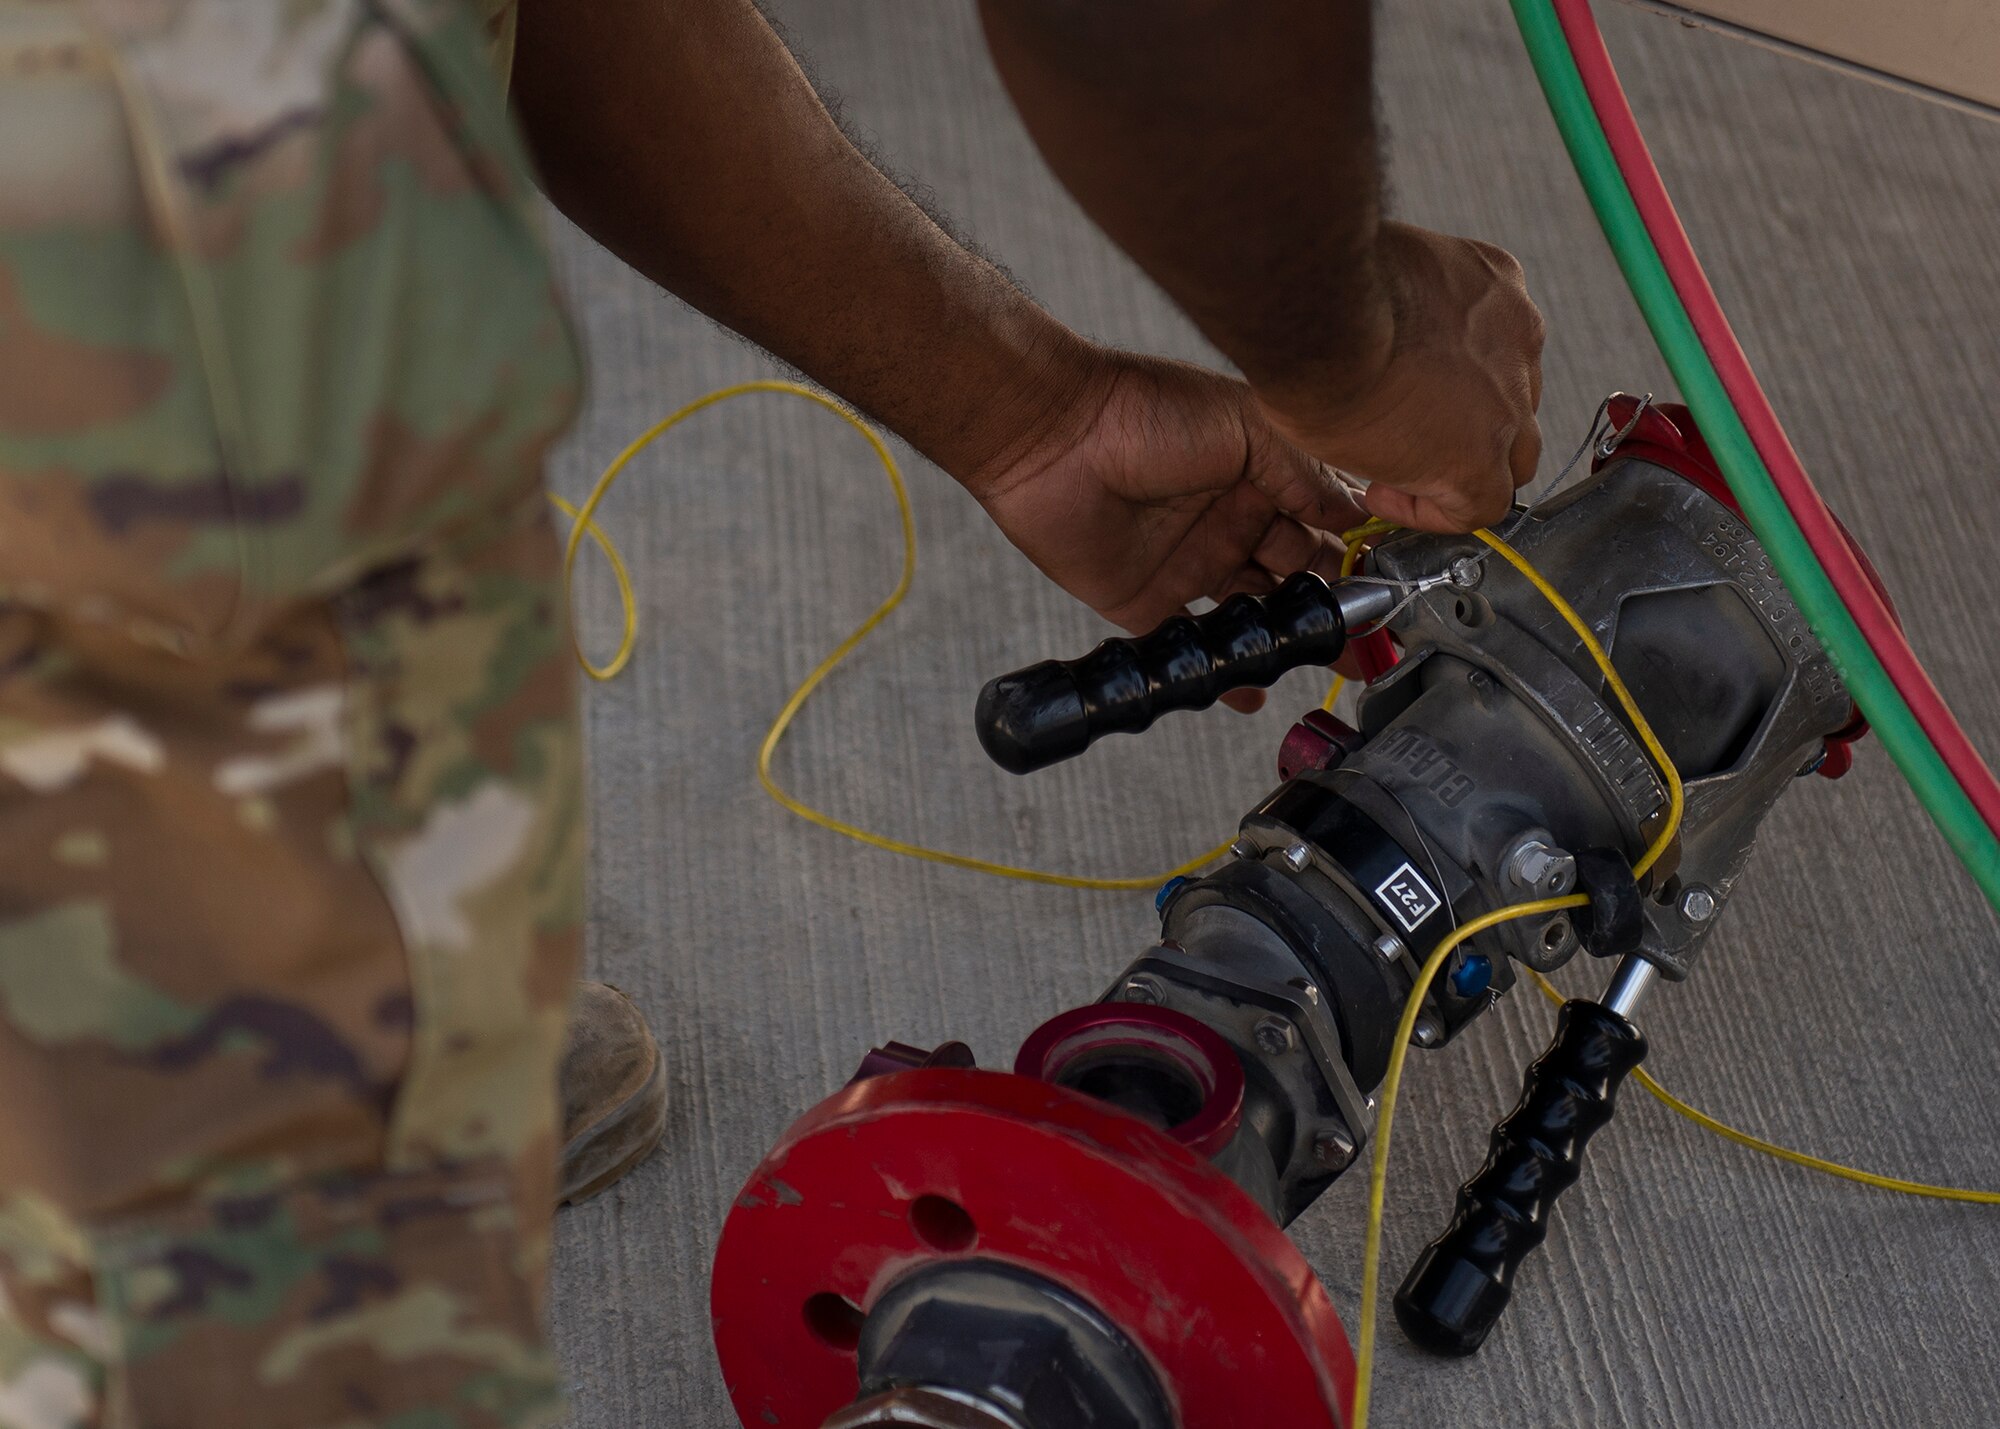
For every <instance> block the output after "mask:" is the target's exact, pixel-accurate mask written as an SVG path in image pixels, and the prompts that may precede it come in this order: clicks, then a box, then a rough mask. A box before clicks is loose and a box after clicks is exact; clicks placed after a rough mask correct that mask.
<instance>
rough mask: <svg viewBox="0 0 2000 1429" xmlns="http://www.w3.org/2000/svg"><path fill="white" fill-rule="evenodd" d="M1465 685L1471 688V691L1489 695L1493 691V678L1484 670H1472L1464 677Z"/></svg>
mask: <svg viewBox="0 0 2000 1429" xmlns="http://www.w3.org/2000/svg"><path fill="white" fill-rule="evenodd" d="M1465 683H1466V684H1468V685H1470V686H1472V688H1473V689H1475V690H1477V691H1478V692H1479V693H1480V694H1482V695H1484V694H1488V693H1490V692H1491V691H1492V689H1493V677H1492V676H1491V675H1489V674H1487V673H1486V672H1485V671H1484V670H1473V671H1471V672H1470V673H1468V674H1467V675H1466V677H1465Z"/></svg>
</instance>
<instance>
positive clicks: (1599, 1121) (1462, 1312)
mask: <svg viewBox="0 0 2000 1429" xmlns="http://www.w3.org/2000/svg"><path fill="white" fill-rule="evenodd" d="M1645 1057H1646V1039H1645V1038H1644V1037H1643V1036H1641V1035H1640V1033H1639V1030H1638V1029H1637V1028H1635V1027H1634V1026H1633V1025H1632V1024H1631V1023H1630V1022H1627V1021H1626V1020H1625V1019H1624V1018H1622V1017H1620V1016H1619V1015H1618V1014H1617V1013H1615V1012H1612V1011H1610V1010H1609V1009H1607V1008H1604V1007H1601V1006H1599V1005H1598V1004H1597V1003H1594V1002H1581V1001H1577V1002H1567V1003H1564V1004H1563V1009H1562V1014H1561V1016H1560V1018H1559V1019H1558V1021H1557V1024H1556V1037H1555V1041H1554V1042H1552V1043H1550V1044H1549V1049H1548V1050H1547V1051H1546V1052H1544V1053H1542V1055H1541V1056H1540V1057H1538V1058H1536V1060H1535V1062H1534V1065H1532V1066H1530V1067H1529V1068H1528V1075H1527V1080H1526V1084H1525V1085H1524V1087H1523V1088H1522V1092H1521V1100H1520V1103H1519V1104H1518V1105H1517V1106H1516V1107H1515V1108H1514V1109H1513V1110H1512V1111H1511V1112H1509V1113H1508V1114H1507V1116H1506V1118H1505V1119H1504V1120H1503V1121H1502V1122H1501V1123H1500V1124H1499V1125H1498V1126H1496V1127H1494V1128H1493V1142H1492V1145H1491V1147H1490V1148H1489V1149H1488V1151H1487V1154H1486V1164H1485V1165H1483V1166H1481V1167H1480V1168H1479V1170H1478V1171H1477V1172H1476V1173H1475V1174H1474V1175H1473V1177H1472V1179H1471V1180H1469V1181H1467V1182H1466V1183H1465V1184H1464V1185H1463V1186H1462V1187H1460V1188H1459V1192H1458V1208H1457V1212H1456V1214H1455V1215H1454V1216H1453V1217H1452V1222H1451V1225H1450V1226H1448V1227H1447V1228H1446V1230H1445V1233H1444V1234H1443V1235H1441V1236H1439V1237H1438V1238H1437V1239H1436V1240H1434V1241H1432V1242H1431V1243H1430V1244H1429V1245H1428V1246H1426V1247H1424V1251H1423V1254H1422V1255H1420V1256H1418V1257H1417V1263H1416V1264H1415V1265H1414V1266H1412V1267H1411V1269H1410V1273H1409V1275H1408V1276H1406V1277H1405V1278H1404V1280H1403V1287H1402V1289H1400V1290H1398V1291H1397V1292H1396V1319H1397V1320H1398V1321H1399V1322H1400V1323H1401V1324H1402V1326H1403V1330H1404V1332H1405V1333H1406V1334H1408V1335H1409V1337H1410V1338H1411V1339H1412V1340H1413V1341H1415V1342H1416V1343H1417V1344H1418V1345H1419V1346H1421V1347H1422V1348H1424V1349H1427V1350H1431V1351H1434V1352H1435V1353H1438V1354H1445V1355H1469V1354H1471V1353H1472V1352H1473V1351H1474V1350H1476V1349H1478V1348H1479V1346H1480V1344H1481V1342H1482V1341H1484V1340H1485V1338H1486V1335H1487V1332H1488V1331H1490V1330H1491V1329H1492V1328H1493V1326H1494V1324H1495V1323H1496V1322H1497V1321H1498V1320H1499V1318H1500V1313H1501V1311H1503V1310H1505V1309H1506V1308H1507V1301H1508V1299H1509V1298H1510V1297H1511V1296H1512V1294H1513V1289H1512V1284H1513V1279H1514V1272H1515V1271H1516V1270H1517V1269H1518V1268H1519V1267H1520V1264H1521V1261H1522V1260H1523V1259H1524V1258H1526V1256H1527V1255H1528V1253H1529V1252H1530V1251H1532V1250H1533V1249H1534V1248H1535V1247H1536V1246H1538V1245H1540V1244H1541V1243H1542V1241H1543V1239H1544V1238H1545V1237H1546V1236H1547V1235H1548V1231H1549V1216H1550V1214H1551V1212H1553V1211H1554V1209H1555V1203H1556V1197H1558V1196H1560V1195H1561V1194H1562V1193H1563V1192H1564V1191H1566V1190H1568V1189H1569V1188H1570V1187H1571V1186H1572V1185H1574V1184H1575V1183H1576V1178H1577V1176H1578V1174H1579V1173H1580V1172H1581V1170H1582V1158H1583V1148H1584V1146H1585V1144H1586V1143H1588V1142H1589V1140H1590V1138H1591V1137H1592V1136H1593V1135H1595V1134H1596V1133H1597V1132H1598V1131H1599V1130H1601V1129H1602V1128H1603V1127H1604V1126H1605V1125H1606V1123H1608V1122H1609V1121H1610V1120H1611V1110H1612V1103H1613V1101H1614V1100H1615V1098H1616V1097H1617V1095H1618V1088H1619V1086H1620V1085H1621V1084H1623V1082H1624V1080H1625V1078H1626V1076H1627V1075H1628V1074H1630V1072H1631V1071H1632V1069H1633V1068H1634V1067H1636V1066H1638V1065H1639V1063H1640V1062H1642V1061H1644V1060H1645Z"/></svg>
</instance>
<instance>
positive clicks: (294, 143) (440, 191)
mask: <svg viewBox="0 0 2000 1429" xmlns="http://www.w3.org/2000/svg"><path fill="white" fill-rule="evenodd" d="M487 47H488V36H487V34H486V33H485V30H484V28H483V26H482V23H481V17H480V16H478V15H476V14H474V13H472V12H471V11H470V9H469V7H461V6H460V5H457V4H447V3H442V0H284V3H277V2H276V0H0V1429H294V1426H296V1427H297V1429H378V1427H379V1429H484V1427H485V1426H503V1425H505V1426H516V1425H533V1424H543V1423H548V1422H551V1421H552V1420H553V1419H554V1418H555V1417H557V1415H558V1413H559V1409H560V1404H559V1395H558V1392H557V1382H556V1378H555V1375H554V1372H553V1368H552V1365H551V1362H550V1359H549V1356H548V1354H547V1351H546V1348H545V1346H544V1343H543V1336H542V1332H541V1324H540V1319H541V1303H540V1299H541V1287H542V1283H543V1275H544V1263H545V1257H546V1248H547V1234H548V1223H549V1217H550V1204H551V1199H552V1189H551V1188H552V1185H553V1166H554V1156H555V1149H556V1135H557V1133H556V1126H555V1102H554V1069H555V1065H556V1059H557V1057H558V1054H559V1051H560V1047H561V1041H562V1035H563V1027H564V1018H565V1013H566V1006H567V999H568V995H569V989H570V986H571V982H572V979H573V977H574V973H575V968H576V960H577V948H578V927H579V919H580V915H581V867H582V862H581V861H582V844H581V840H582V833H581V828H582V823H581V803H580V801H581V781H580V770H579V748H578V744H579V740H578V728H577V719H576V709H575V701H576V692H575V688H574V684H573V666H572V664H571V654H570V649H569V642H568V638H567V634H566V625H565V616H564V608H563V603H562V593H561V590H560V587H559V584H558V565H559V561H558V553H557V550H556V547H555V543H554V537H553V534H552V532H551V531H550V529H549V527H548V524H547V516H546V512H545V509H544V507H545V503H544V502H543V500H542V498H541V495H540V474H541V465H542V457H543V454H544V452H545V451H546V448H547V446H548V444H549V442H550V441H551V440H552V439H553V437H554V436H555V435H556V434H557V433H558V432H559V431H560V430H561V429H562V428H563V426H564V425H565V424H566V423H567V421H568V419H569V417H570V415H571V413H572V410H573V408H574V405H575V401H576V392H577V385H578V374H577V366H576V359H575V353H574V346H573V343H572V342H571V339H570V336H569V334H568V332H567V330H566V328H565V326H564V323H563V320H562V317H561V315H560V312H559V310H558V307H557V305H556V302H555V300H554V297H553V294H552V291H551V286H550V279H549V273H548V267H547V262H546V257H545V254H544V252H543V249H542V246H541V243H540V239H539V235H538V233H537V230H536V223H535V218H534V209H533V206H532V205H533V198H532V189H531V187H530V184H529V179H528V175H527V170H526V166H525V163H524V160H523V158H522V155H521V153H520V152H519V148H518V145H517V143H516V140H515V138H514V137H513V135H512V133H511V131H510V129H509V126H508V122H507V118H506V115H505V112H504V101H503V98H502V95H501V91H500V87H499V85H498V84H497V83H496V82H495V78H494V75H493V73H492V71H491V70H490V68H488V67H487Z"/></svg>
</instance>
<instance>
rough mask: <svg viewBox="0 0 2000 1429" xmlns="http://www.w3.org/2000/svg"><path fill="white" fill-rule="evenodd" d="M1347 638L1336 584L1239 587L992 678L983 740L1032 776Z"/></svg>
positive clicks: (1005, 762) (1301, 576)
mask: <svg viewBox="0 0 2000 1429" xmlns="http://www.w3.org/2000/svg"><path fill="white" fill-rule="evenodd" d="M1346 644H1347V627H1346V623H1345V621H1343V620H1342V618H1341V613H1340V606H1339V604H1338V603H1337V602H1336V600H1335V598H1334V594H1333V591H1332V589H1331V588H1330V587H1329V586H1328V585H1327V583H1326V582H1325V581H1323V580H1321V579H1320V578H1319V577H1318V576H1316V575H1314V574H1312V573H1311V572H1310V571H1301V572H1299V573H1298V574H1297V575H1295V576H1292V577H1291V578H1290V579H1288V580H1287V581H1286V582H1285V583H1284V584H1283V585H1281V586H1279V587H1278V588H1277V589H1276V590H1274V591H1272V592H1271V593H1270V594H1269V595H1266V596H1252V595H1233V596H1231V597H1230V598H1229V599H1228V600H1225V601H1223V602H1222V604H1220V605H1218V606H1217V607H1216V608H1215V609H1213V610H1211V611H1209V612H1208V613H1207V614H1205V615H1198V616H1187V615H1182V616H1176V617H1175V618H1174V619H1172V620H1169V621H1167V622H1166V624H1164V625H1162V626H1160V627H1159V629H1157V630H1155V631H1153V632H1152V633H1151V634H1148V635H1141V636H1139V637H1138V638H1137V639H1135V640H1125V639H1117V640H1107V641H1105V642H1104V643H1103V644H1102V645H1100V646H1098V647H1097V648H1096V649H1095V650H1093V651H1091V652H1090V653H1089V654H1088V655H1086V656H1084V657H1083V658H1082V659H1081V660H1044V661H1043V662H1042V663H1041V664H1039V665H1030V666H1029V667H1028V668H1027V669H1025V670H1017V671H1015V672H1014V673H1013V674H1011V675H1002V676H1001V677H1000V678H999V679H997V680H989V681H987V684H986V688H985V689H983V690H981V691H980V692H979V707H978V710H977V712H976V713H975V715H974V718H975V719H976V720H977V721H978V727H979V742H980V743H981V744H982V745H984V746H985V748H986V752H987V754H989V755H991V756H992V759H993V762H994V763H995V764H998V765H999V766H1000V767H1001V768H1002V769H1006V770H1010V771H1011V772H1013V773H1015V774H1026V773H1028V772H1030V771H1031V770H1035V769H1042V768H1045V767H1047V766H1048V765H1051V764H1054V763H1057V762H1058V761H1060V760H1064V759H1068V758H1070V757H1071V756H1072V755H1077V754H1081V753H1083V751H1084V750H1085V749H1087V748H1089V746H1090V744H1091V742H1092V741H1093V740H1096V739H1098V738H1100V737H1101V736H1103V735H1107V734H1137V733H1138V732H1139V731H1141V730H1143V729H1145V728H1146V727H1147V726H1149V725H1151V724H1152V722H1153V721H1154V720H1156V719H1158V718H1159V717H1160V716H1161V715H1163V714H1165V713H1166V712H1167V711H1168V710H1203V709H1207V708H1208V707H1209V706H1210V705H1212V704H1214V703H1215V702H1216V701H1217V700H1219V699H1221V698H1222V696H1223V695H1225V694H1227V693H1228V692H1229V691H1230V690H1235V689H1240V688H1242V687H1243V686H1245V685H1258V686H1262V685H1269V684H1271V683H1272V682H1273V681H1275V680H1276V679H1277V678H1278V677H1279V676H1280V675H1282V674H1284V673H1285V672H1286V671H1287V670H1296V669H1298V668H1299V667H1300V666H1302V665H1331V664H1332V663H1333V662H1334V661H1335V660H1337V659H1339V658H1340V652H1341V650H1342V649H1344V648H1345V647H1346Z"/></svg>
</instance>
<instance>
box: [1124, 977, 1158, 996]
mask: <svg viewBox="0 0 2000 1429" xmlns="http://www.w3.org/2000/svg"><path fill="white" fill-rule="evenodd" d="M1124 990H1125V1000H1126V1001H1127V1002H1165V1001H1166V1000H1167V990H1166V988H1165V987H1163V986H1161V984H1160V980H1159V979H1158V978H1156V977H1152V976H1150V975H1148V974H1146V973H1141V974H1140V975H1139V976H1138V977H1128V978H1126V979H1125V989H1124Z"/></svg>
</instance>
